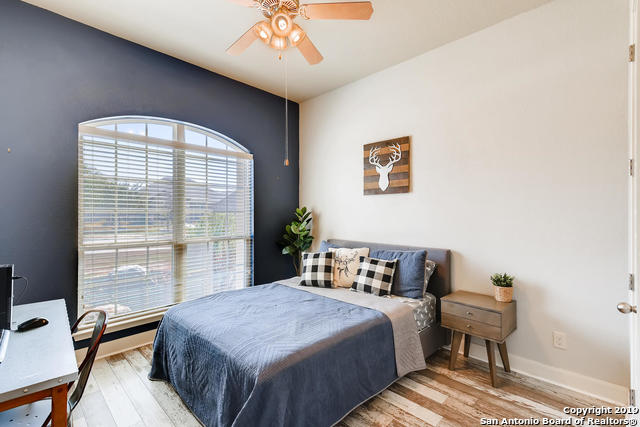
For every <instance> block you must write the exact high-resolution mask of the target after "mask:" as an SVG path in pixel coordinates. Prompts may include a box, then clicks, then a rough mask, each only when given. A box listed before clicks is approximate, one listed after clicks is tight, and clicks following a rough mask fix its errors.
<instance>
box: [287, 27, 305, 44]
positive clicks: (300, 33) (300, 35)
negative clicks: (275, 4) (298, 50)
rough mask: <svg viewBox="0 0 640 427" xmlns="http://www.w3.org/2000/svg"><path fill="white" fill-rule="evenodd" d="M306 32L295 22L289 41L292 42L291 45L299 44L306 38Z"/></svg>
mask: <svg viewBox="0 0 640 427" xmlns="http://www.w3.org/2000/svg"><path fill="white" fill-rule="evenodd" d="M305 36H306V33H305V32H304V30H303V29H302V28H300V26H299V25H298V24H293V29H292V30H291V32H290V33H289V41H290V42H291V46H298V45H299V44H300V42H301V41H302V40H303V39H304V37H305Z"/></svg>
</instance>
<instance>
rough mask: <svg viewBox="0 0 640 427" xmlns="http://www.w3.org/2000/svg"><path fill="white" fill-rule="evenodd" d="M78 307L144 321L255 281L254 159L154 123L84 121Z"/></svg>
mask: <svg viewBox="0 0 640 427" xmlns="http://www.w3.org/2000/svg"><path fill="white" fill-rule="evenodd" d="M78 141H79V145H78V251H79V262H78V308H79V312H80V313H82V312H84V311H86V310H88V309H91V308H96V307H99V308H102V309H105V310H107V311H108V312H110V314H111V315H112V316H114V317H119V316H123V317H125V316H130V317H134V318H135V317H137V316H139V315H140V313H146V314H148V313H149V312H152V311H162V310H163V309H164V307H166V306H169V305H172V304H176V303H179V302H183V301H186V300H190V299H194V298H198V297H201V296H204V295H208V294H211V293H213V292H216V291H220V290H226V289H235V288H241V287H245V286H250V285H251V284H252V280H253V265H252V264H253V262H252V261H253V258H252V253H253V156H252V155H251V154H250V153H249V152H248V151H247V150H246V149H245V148H244V147H242V146H241V145H239V144H238V143H236V142H235V141H233V140H231V139H229V138H227V137H225V136H223V135H220V134H218V133H216V132H214V131H211V130H208V129H204V128H202V127H199V126H195V125H191V124H187V123H183V122H177V121H172V120H166V119H158V118H151V117H113V118H108V119H100V120H94V121H90V122H85V123H82V124H80V125H79V138H78Z"/></svg>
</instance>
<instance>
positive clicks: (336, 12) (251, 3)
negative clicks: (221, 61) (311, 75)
mask: <svg viewBox="0 0 640 427" xmlns="http://www.w3.org/2000/svg"><path fill="white" fill-rule="evenodd" d="M230 1H232V2H234V3H238V4H240V5H242V6H247V7H255V8H256V9H258V10H260V11H261V12H262V14H263V15H264V16H265V17H266V18H267V19H265V20H264V21H260V22H258V23H257V24H255V25H254V26H253V27H251V28H250V29H249V31H247V32H246V33H244V34H243V35H242V37H240V38H239V39H238V40H237V41H236V42H235V43H234V44H232V45H231V46H230V47H229V48H228V49H227V53H229V54H230V55H240V54H241V53H242V52H244V51H245V50H246V49H247V48H248V47H249V46H250V45H251V44H252V43H253V42H254V41H256V40H258V39H260V40H262V41H263V42H264V43H265V44H266V45H268V46H270V47H271V48H273V49H276V50H279V51H283V50H285V49H287V48H288V47H289V45H291V46H293V47H296V48H298V50H299V51H300V53H302V56H304V57H305V59H306V60H307V62H309V64H311V65H315V64H317V63H318V62H320V61H322V59H323V58H322V54H321V53H320V52H319V51H318V49H317V48H316V47H315V46H314V45H313V43H312V42H311V40H310V39H309V37H308V36H307V33H305V32H304V30H303V29H302V28H300V26H299V25H297V24H295V23H294V22H293V20H294V19H295V18H296V17H298V16H302V17H303V18H305V19H359V20H367V19H369V18H371V14H373V6H372V5H371V2H370V1H357V2H344V3H312V4H300V1H299V0H230Z"/></svg>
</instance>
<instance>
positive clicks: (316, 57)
mask: <svg viewBox="0 0 640 427" xmlns="http://www.w3.org/2000/svg"><path fill="white" fill-rule="evenodd" d="M296 47H297V48H298V50H299V51H300V53H301V54H302V56H304V59H306V60H307V62H308V63H309V64H310V65H316V64H317V63H318V62H320V61H322V60H323V59H324V58H323V57H322V54H321V53H320V51H319V50H318V49H317V48H316V47H315V46H314V44H313V43H312V42H311V40H309V37H308V36H305V37H304V38H303V39H302V40H300V42H299V43H298V45H297V46H296Z"/></svg>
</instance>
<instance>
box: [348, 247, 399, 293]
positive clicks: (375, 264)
mask: <svg viewBox="0 0 640 427" xmlns="http://www.w3.org/2000/svg"><path fill="white" fill-rule="evenodd" d="M397 261H398V260H396V259H394V260H392V261H388V260H384V259H376V258H369V257H365V256H361V257H360V267H359V268H358V274H356V278H355V280H354V281H353V285H351V290H352V291H361V292H366V293H368V294H373V295H378V296H383V295H389V294H390V293H391V284H392V280H393V272H394V271H395V270H396V262H397Z"/></svg>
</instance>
